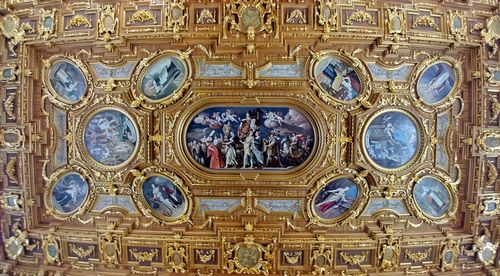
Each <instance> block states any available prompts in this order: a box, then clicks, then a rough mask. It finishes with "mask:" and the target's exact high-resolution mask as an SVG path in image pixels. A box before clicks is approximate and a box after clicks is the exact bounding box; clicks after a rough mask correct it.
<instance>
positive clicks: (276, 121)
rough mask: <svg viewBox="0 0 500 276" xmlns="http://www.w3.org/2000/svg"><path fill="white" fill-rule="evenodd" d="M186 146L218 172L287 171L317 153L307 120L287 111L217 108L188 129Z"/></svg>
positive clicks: (204, 113) (197, 117) (198, 117)
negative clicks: (314, 150) (314, 152)
mask: <svg viewBox="0 0 500 276" xmlns="http://www.w3.org/2000/svg"><path fill="white" fill-rule="evenodd" d="M186 140H187V141H186V146H187V149H188V150H189V153H190V155H191V157H192V158H193V159H194V160H195V161H196V162H197V163H198V164H200V165H201V166H203V167H206V168H209V169H214V170H252V169H259V170H286V169H292V168H295V167H297V166H299V165H301V164H303V163H304V162H305V161H306V160H307V159H308V158H309V156H310V155H311V153H312V151H313V149H314V143H315V137H314V130H313V127H312V124H311V122H310V121H309V119H308V118H307V117H306V116H305V115H304V114H303V113H302V112H299V111H297V110H295V109H292V108H288V107H213V108H207V109H204V110H202V111H201V112H199V113H197V114H196V115H195V116H194V118H193V119H192V120H191V122H190V123H189V125H188V128H187V132H186Z"/></svg>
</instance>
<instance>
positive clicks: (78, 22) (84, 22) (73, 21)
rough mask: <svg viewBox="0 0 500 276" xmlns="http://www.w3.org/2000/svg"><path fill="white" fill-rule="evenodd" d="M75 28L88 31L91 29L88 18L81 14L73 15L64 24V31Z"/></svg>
mask: <svg viewBox="0 0 500 276" xmlns="http://www.w3.org/2000/svg"><path fill="white" fill-rule="evenodd" d="M77 27H85V28H88V29H90V28H92V23H91V22H90V20H89V18H88V17H86V16H84V15H81V14H75V15H74V16H72V17H71V18H70V19H69V20H68V23H67V24H66V27H64V29H65V30H71V29H73V28H77Z"/></svg>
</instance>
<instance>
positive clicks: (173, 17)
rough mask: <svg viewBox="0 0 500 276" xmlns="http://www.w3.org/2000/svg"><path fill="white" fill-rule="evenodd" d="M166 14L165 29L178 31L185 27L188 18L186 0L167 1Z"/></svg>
mask: <svg viewBox="0 0 500 276" xmlns="http://www.w3.org/2000/svg"><path fill="white" fill-rule="evenodd" d="M166 14H167V20H166V25H165V30H166V31H172V32H174V33H178V32H179V31H180V30H181V29H183V28H186V27H187V26H186V22H187V18H188V12H187V8H186V0H174V1H169V2H168V6H167V12H166Z"/></svg>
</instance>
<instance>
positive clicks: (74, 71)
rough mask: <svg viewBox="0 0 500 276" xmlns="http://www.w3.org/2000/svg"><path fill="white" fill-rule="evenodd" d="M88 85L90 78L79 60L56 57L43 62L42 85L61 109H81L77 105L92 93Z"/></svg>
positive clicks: (90, 86) (90, 81)
mask: <svg viewBox="0 0 500 276" xmlns="http://www.w3.org/2000/svg"><path fill="white" fill-rule="evenodd" d="M90 83H92V77H91V75H90V74H89V72H88V69H87V67H86V65H85V64H84V63H83V62H82V61H81V60H78V59H75V58H70V57H66V56H61V55H56V56H52V57H50V58H49V59H48V60H46V61H45V62H44V84H45V86H46V87H47V89H48V91H49V92H50V94H51V95H52V96H53V97H54V99H55V100H57V101H58V102H59V105H60V106H62V107H66V108H68V107H71V108H79V107H81V106H80V105H78V103H81V102H82V101H83V100H84V99H86V98H88V97H90V94H91V92H92V89H93V86H92V85H91V84H90ZM54 99H51V100H52V101H53V100H54Z"/></svg>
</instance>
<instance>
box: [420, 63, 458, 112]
mask: <svg viewBox="0 0 500 276" xmlns="http://www.w3.org/2000/svg"><path fill="white" fill-rule="evenodd" d="M456 85H457V76H456V73H455V70H454V69H453V66H452V65H451V64H450V63H449V62H445V61H438V62H435V63H433V64H431V65H429V66H428V67H427V68H425V69H424V70H423V71H422V74H421V75H420V76H419V78H418V80H417V95H418V97H419V99H420V100H421V101H422V102H423V103H425V104H427V105H438V104H440V103H441V102H443V101H445V100H446V98H447V97H448V96H449V95H450V94H451V92H452V91H453V90H454V89H455V87H456Z"/></svg>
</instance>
